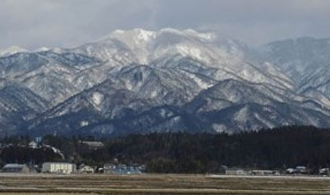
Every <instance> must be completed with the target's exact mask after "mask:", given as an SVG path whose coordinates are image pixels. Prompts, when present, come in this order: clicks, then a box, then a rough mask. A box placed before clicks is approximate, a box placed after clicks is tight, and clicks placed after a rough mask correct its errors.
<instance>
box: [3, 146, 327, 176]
mask: <svg viewBox="0 0 330 195" xmlns="http://www.w3.org/2000/svg"><path fill="white" fill-rule="evenodd" d="M80 143H82V144H85V145H87V146H88V147H89V148H90V149H93V150H96V149H99V148H102V147H104V144H103V143H102V142H100V141H80ZM10 146H11V145H10V144H9V145H0V149H3V148H6V147H10ZM22 147H28V148H31V149H37V148H40V147H42V148H48V149H51V150H52V151H53V152H54V153H57V154H58V155H60V156H61V157H62V159H64V155H63V154H62V152H61V151H60V150H59V149H57V148H55V147H53V146H50V145H47V144H43V145H40V144H39V143H38V141H31V142H30V143H29V144H28V145H26V146H22ZM0 151H1V150H0ZM0 172H2V173H24V174H29V173H30V174H32V173H49V174H120V175H130V174H142V173H145V172H146V165H140V164H137V163H132V164H123V163H120V162H119V161H118V159H113V162H111V163H105V164H104V165H103V166H101V167H100V166H98V167H97V166H92V165H88V164H79V165H77V164H75V163H72V162H66V161H61V162H44V163H42V164H41V165H34V164H19V163H15V162H13V163H7V164H5V165H3V166H2V167H1V169H0ZM209 174H219V175H237V176H244V175H256V176H278V175H311V173H310V171H309V170H308V168H306V166H301V165H300V166H296V167H292V168H287V169H283V170H259V169H246V168H239V167H227V166H221V167H220V168H219V170H218V171H217V172H215V173H209ZM318 174H319V175H321V176H330V171H329V168H320V169H319V172H318Z"/></svg>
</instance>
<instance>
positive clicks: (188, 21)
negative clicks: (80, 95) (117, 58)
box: [0, 0, 330, 49]
mask: <svg viewBox="0 0 330 195" xmlns="http://www.w3.org/2000/svg"><path fill="white" fill-rule="evenodd" d="M329 9H330V1H328V0H309V1H301V0H287V1H278V0H267V1H265V0H189V1H188V0H138V1H137V0H70V1H67V0H24V1H21V0H1V3H0V37H1V41H0V48H3V47H8V46H10V45H20V46H23V47H26V48H29V49H36V48H38V47H41V46H49V47H55V46H61V47H72V46H76V45H79V44H83V43H85V42H88V41H91V40H94V39H97V38H99V37H102V36H104V35H105V34H108V33H110V32H111V31H113V30H115V29H131V28H147V29H152V30H156V29H159V28H164V27H174V28H179V29H185V28H194V29H202V30H216V31H220V32H222V33H223V34H228V35H230V36H232V37H235V38H237V39H242V40H243V41H246V42H248V43H250V44H256V45H258V44H261V43H265V42H267V41H271V40H274V39H283V38H290V37H298V36H321V37H324V36H328V35H329V34H330V26H329V25H328V21H327V20H328V19H329V18H330V12H329V11H328V10H329Z"/></svg>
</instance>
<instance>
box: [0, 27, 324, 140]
mask: <svg viewBox="0 0 330 195" xmlns="http://www.w3.org/2000/svg"><path fill="white" fill-rule="evenodd" d="M325 42H326V43H325ZM328 43H329V42H328V40H327V39H322V40H316V39H312V38H302V39H297V40H288V41H280V42H275V43H270V44H269V45H267V46H266V47H265V48H263V51H262V52H261V51H257V50H256V49H253V48H251V47H249V46H247V45H246V44H244V43H242V42H240V41H238V40H235V39H232V38H229V37H226V36H224V35H222V34H219V33H214V32H197V31H194V30H191V29H187V30H177V29H171V28H166V29H160V30H158V31H150V30H144V29H132V30H126V31H123V30H116V31H114V32H112V33H110V34H109V35H106V36H104V37H102V38H101V39H99V40H96V41H94V42H90V43H86V44H84V45H81V46H79V47H76V48H50V49H49V48H46V49H41V50H38V51H36V52H20V51H19V50H16V51H17V52H14V53H13V54H12V55H5V56H2V57H0V72H1V75H0V78H1V79H0V87H1V88H0V90H5V89H7V87H9V86H11V85H12V84H15V86H20V87H21V88H22V89H24V90H22V93H23V92H24V91H25V92H24V93H23V95H18V94H19V92H18V91H17V90H16V92H15V101H13V102H11V101H7V100H6V103H4V104H2V105H0V112H1V113H5V115H6V116H8V117H5V118H0V124H3V126H4V128H2V127H0V131H3V132H5V131H10V132H16V133H18V132H20V133H24V132H27V131H28V132H30V133H31V134H34V135H40V134H48V133H52V132H54V131H56V132H58V133H60V134H66V135H68V134H97V135H100V136H104V135H106V136H110V135H124V134H129V133H147V132H170V131H188V132H200V131H202V132H223V131H225V132H228V133H233V132H238V131H247V130H259V129H261V128H271V127H275V126H281V125H290V124H299V125H300V124H303V125H315V126H319V127H328V126H329V125H330V124H329V122H328V121H330V120H329V118H330V111H329V109H330V100H329V99H330V98H329V95H330V87H329V86H330V85H329V82H330V80H329V78H330V71H329V69H328V67H327V65H328V57H329V55H328V54H329V53H328V48H329V47H328ZM314 64H317V65H315V67H317V68H315V67H312V66H313V65H314ZM315 70H316V71H315ZM5 91H6V90H5ZM27 91H29V92H30V93H28V92H27ZM4 94H5V93H4ZM4 94H1V93H0V101H1V96H4V97H5V96H6V95H4ZM24 94H25V95H24ZM32 94H33V95H32ZM6 97H7V96H6ZM8 97H9V96H8ZM23 100H24V101H23ZM29 101H31V102H29ZM38 101H40V102H42V103H40V104H38V103H37V102H38ZM22 102H24V106H22V109H23V110H21V109H18V107H17V105H23V103H22ZM7 108H15V109H7ZM11 117H12V118H11ZM15 120H17V121H20V122H19V124H20V125H18V126H13V128H9V130H7V129H8V128H7V127H8V125H7V126H6V124H7V123H8V124H12V123H10V122H8V121H15ZM21 127H24V128H21Z"/></svg>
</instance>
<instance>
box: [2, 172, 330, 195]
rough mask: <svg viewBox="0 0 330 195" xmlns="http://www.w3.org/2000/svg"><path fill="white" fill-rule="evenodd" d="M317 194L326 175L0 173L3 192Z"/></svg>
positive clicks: (329, 188) (324, 190) (326, 186)
mask: <svg viewBox="0 0 330 195" xmlns="http://www.w3.org/2000/svg"><path fill="white" fill-rule="evenodd" d="M14 194H21V195H24V194H29V195H32V194H38V195H46V194H56V195H69V194H70V195H75V194H76V195H87V194H89V195H90V194H113V195H128V194H130V195H132V194H137V195H151V194H156V195H158V194H159V195H165V194H182V195H183V194H195V195H198V194H200V195H201V194H222V195H254V194H256V195H271V194H283V195H313V194H314V195H318V194H330V178H325V177H298V176H294V177H276V176H275V177H248V176H245V177H238V176H237V177H236V176H214V177H212V176H206V175H157V174H146V175H48V174H35V175H24V174H17V175H16V174H3V173H0V195H14Z"/></svg>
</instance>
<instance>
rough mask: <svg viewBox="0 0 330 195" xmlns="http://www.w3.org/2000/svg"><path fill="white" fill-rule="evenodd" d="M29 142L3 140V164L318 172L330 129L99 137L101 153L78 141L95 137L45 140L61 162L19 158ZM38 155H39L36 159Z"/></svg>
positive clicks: (327, 158) (329, 158) (325, 160)
mask: <svg viewBox="0 0 330 195" xmlns="http://www.w3.org/2000/svg"><path fill="white" fill-rule="evenodd" d="M27 139H28V138H26V137H24V139H22V137H20V138H19V137H18V138H16V139H14V138H5V139H3V140H2V141H1V143H3V144H4V143H8V142H14V144H13V146H11V147H6V148H2V149H1V151H2V153H1V162H2V163H8V162H18V163H28V162H38V163H40V162H41V161H42V159H40V157H42V158H43V159H45V160H55V161H72V162H75V163H77V164H81V163H85V164H91V165H96V166H100V167H101V166H103V165H104V163H126V164H130V163H131V164H132V163H139V164H145V165H146V166H147V171H149V172H161V173H211V172H212V173H216V172H220V171H221V167H222V166H227V167H242V168H255V169H256V168H259V169H282V170H284V169H286V168H288V167H295V166H298V165H301V166H306V167H307V168H308V169H309V170H310V171H311V172H313V171H314V172H317V170H318V169H319V168H321V167H328V166H329V164H330V155H329V151H330V131H329V130H326V129H317V128H314V127H298V126H292V127H281V128H276V129H271V130H261V131H259V132H246V133H239V134H233V135H228V134H187V133H168V134H166V133H162V134H157V133H153V134H146V135H130V136H126V137H120V138H112V139H103V140H101V141H102V142H103V143H104V144H105V146H104V147H103V148H99V149H91V148H89V147H87V146H86V145H85V144H83V143H82V142H81V140H83V139H85V140H86V139H87V140H94V138H93V137H85V138H83V137H71V138H68V137H54V136H46V137H44V138H43V143H44V144H48V145H51V146H54V147H56V148H58V149H60V150H61V151H62V153H63V154H64V159H61V158H60V156H58V155H54V154H51V153H49V151H47V150H40V149H39V151H36V150H34V153H30V152H32V151H33V150H30V151H28V150H25V151H23V153H25V155H23V156H25V157H26V158H25V159H23V158H19V157H18V156H20V155H19V154H21V153H22V149H18V148H19V147H18V146H19V143H20V142H22V141H24V142H27ZM14 146H15V147H14ZM36 152H40V153H43V155H36V154H35V153H36ZM16 153H18V154H17V155H15V154H16ZM29 153H30V155H28V154H29ZM5 154H6V155H5ZM9 154H10V155H9ZM33 158H36V159H33Z"/></svg>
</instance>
